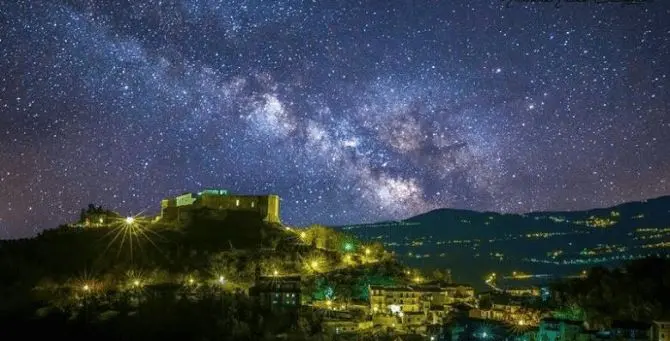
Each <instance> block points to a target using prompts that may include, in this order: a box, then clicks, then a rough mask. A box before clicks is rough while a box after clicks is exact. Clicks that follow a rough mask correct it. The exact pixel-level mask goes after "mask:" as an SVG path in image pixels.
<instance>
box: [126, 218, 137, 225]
mask: <svg viewBox="0 0 670 341" xmlns="http://www.w3.org/2000/svg"><path fill="white" fill-rule="evenodd" d="M134 222H135V218H133V217H126V224H128V225H132V224H133V223H134Z"/></svg>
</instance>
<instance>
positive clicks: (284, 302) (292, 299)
mask: <svg viewBox="0 0 670 341" xmlns="http://www.w3.org/2000/svg"><path fill="white" fill-rule="evenodd" d="M300 293H301V290H300V276H257V277H256V283H255V284H254V286H253V287H251V288H250V289H249V296H251V297H254V298H256V299H257V300H258V301H259V303H260V305H261V306H262V307H265V308H268V309H270V310H297V309H298V308H300V305H301V302H300Z"/></svg>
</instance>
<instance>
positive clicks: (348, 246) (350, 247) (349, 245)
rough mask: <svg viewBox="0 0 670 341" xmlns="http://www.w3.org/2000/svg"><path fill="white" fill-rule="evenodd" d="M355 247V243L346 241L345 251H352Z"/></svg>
mask: <svg viewBox="0 0 670 341" xmlns="http://www.w3.org/2000/svg"><path fill="white" fill-rule="evenodd" d="M353 249H354V244H351V243H344V251H351V250H353Z"/></svg>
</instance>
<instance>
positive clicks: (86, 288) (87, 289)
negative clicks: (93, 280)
mask: <svg viewBox="0 0 670 341" xmlns="http://www.w3.org/2000/svg"><path fill="white" fill-rule="evenodd" d="M82 289H84V291H89V290H91V287H89V286H88V284H84V286H83V287H82Z"/></svg>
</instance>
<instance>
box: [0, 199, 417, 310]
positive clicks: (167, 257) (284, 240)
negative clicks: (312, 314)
mask: <svg viewBox="0 0 670 341" xmlns="http://www.w3.org/2000/svg"><path fill="white" fill-rule="evenodd" d="M92 221H94V222H95V224H93V223H91V222H92ZM342 272H349V273H352V274H354V273H355V274H361V273H362V274H367V275H366V276H367V277H369V278H370V280H371V281H373V282H374V281H376V280H377V278H378V277H379V278H380V279H379V280H387V278H386V279H385V278H384V277H385V276H386V274H389V276H391V277H393V276H395V275H396V274H403V273H404V271H403V270H402V269H400V266H399V265H397V264H396V263H394V261H393V259H392V258H391V257H390V254H388V253H386V252H385V251H384V250H383V248H382V247H381V245H380V244H374V243H369V244H364V243H361V242H359V241H358V240H357V239H355V238H353V237H351V236H349V235H347V234H344V233H341V232H336V231H333V230H331V229H328V228H325V227H321V226H311V227H309V228H304V229H294V228H291V227H287V226H283V225H279V224H268V223H265V222H264V221H263V220H262V217H260V216H258V214H255V213H253V212H242V211H219V210H210V209H206V208H203V209H199V210H197V211H194V212H193V214H192V218H190V219H189V220H188V221H185V222H183V223H175V222H162V221H160V220H151V219H147V218H142V217H127V218H126V217H121V216H119V215H118V214H115V213H113V212H109V211H105V210H103V209H102V208H95V207H94V206H92V207H90V208H89V210H88V211H86V212H82V218H81V220H80V221H79V222H78V223H76V224H72V225H64V226H60V227H59V228H57V229H53V230H47V231H44V232H43V233H41V234H40V235H38V236H37V237H35V238H30V239H21V240H4V241H0V283H2V286H0V312H1V311H2V310H5V311H13V310H14V309H25V308H26V307H29V308H30V309H37V308H39V307H40V306H42V305H45V304H46V305H49V304H51V303H53V302H57V301H59V300H64V301H66V302H69V301H68V300H69V299H70V298H73V297H77V296H81V295H82V294H86V293H88V292H94V291H95V292H98V293H109V292H117V291H124V290H126V289H137V288H142V289H146V288H150V287H155V286H161V285H177V286H183V285H185V286H211V285H214V286H216V287H225V289H226V291H229V292H232V291H235V290H241V291H246V290H247V289H248V288H249V287H250V286H251V285H253V283H254V280H255V277H256V276H257V274H259V273H260V274H261V275H289V274H297V275H301V276H302V278H303V285H304V288H307V290H304V291H303V293H304V295H305V300H306V301H310V300H312V299H324V297H323V295H321V294H320V293H319V291H322V289H323V288H320V287H319V286H318V285H317V283H316V282H319V281H320V282H327V280H330V281H331V282H334V284H337V285H338V286H339V287H340V288H341V289H342V290H341V291H342V293H338V292H335V293H332V295H331V296H334V295H337V296H340V297H343V298H344V297H345V296H346V295H345V294H344V293H345V292H350V293H351V292H353V293H355V296H365V292H364V291H365V290H367V289H366V288H367V284H370V283H367V282H366V283H360V282H358V281H350V282H351V283H343V282H342V281H339V280H337V278H351V277H352V276H342ZM331 273H332V274H333V276H329V274H331ZM330 277H332V278H330ZM335 282H338V283H335ZM347 285H350V286H355V288H352V289H348V288H345V286H347ZM362 288H363V289H362ZM310 290H311V291H310ZM351 295H352V294H349V295H348V296H351ZM348 298H350V299H354V298H355V297H348Z"/></svg>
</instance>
